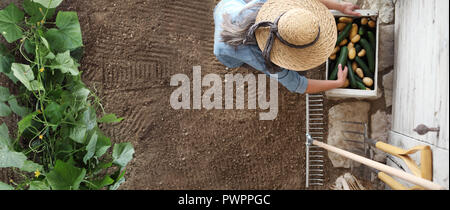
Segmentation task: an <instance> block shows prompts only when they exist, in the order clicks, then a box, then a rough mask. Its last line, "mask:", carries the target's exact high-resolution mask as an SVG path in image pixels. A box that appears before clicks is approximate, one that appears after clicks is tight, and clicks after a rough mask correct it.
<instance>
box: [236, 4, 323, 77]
mask: <svg viewBox="0 0 450 210" xmlns="http://www.w3.org/2000/svg"><path fill="white" fill-rule="evenodd" d="M285 13H286V12H284V13H282V14H281V15H280V16H278V17H277V19H275V21H274V22H270V21H264V22H259V23H255V24H254V25H253V26H252V27H250V29H249V30H248V33H247V37H246V38H245V40H244V44H252V43H251V42H254V41H255V31H256V29H258V28H260V27H270V33H269V37H268V38H267V42H266V46H265V47H264V50H263V52H262V55H263V57H264V61H265V64H266V66H267V67H269V69H270V71H271V73H273V72H272V71H273V69H274V68H275V67H276V65H275V64H273V63H272V62H271V61H270V52H271V51H272V46H273V43H274V40H275V37H277V38H278V39H279V40H280V41H281V43H283V44H284V45H286V46H288V47H292V48H297V49H303V48H307V47H310V46H312V45H314V44H315V43H316V42H317V41H318V40H319V37H320V26H319V32H318V33H317V36H316V39H315V40H314V41H312V42H311V43H308V44H304V45H295V44H291V43H289V42H288V41H286V40H285V39H283V37H281V35H280V33H279V32H278V22H279V21H280V19H281V17H282V16H283V15H284V14H285Z"/></svg>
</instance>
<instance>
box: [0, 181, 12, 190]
mask: <svg viewBox="0 0 450 210" xmlns="http://www.w3.org/2000/svg"><path fill="white" fill-rule="evenodd" d="M0 190H14V187H13V186H11V185H8V184H5V183H3V182H0Z"/></svg>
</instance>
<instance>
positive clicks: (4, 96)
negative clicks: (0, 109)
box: [0, 86, 11, 102]
mask: <svg viewBox="0 0 450 210" xmlns="http://www.w3.org/2000/svg"><path fill="white" fill-rule="evenodd" d="M10 96H11V94H10V93H9V89H8V88H5V87H2V86H0V102H6V101H8V99H9V97H10Z"/></svg>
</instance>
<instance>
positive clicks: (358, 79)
mask: <svg viewBox="0 0 450 210" xmlns="http://www.w3.org/2000/svg"><path fill="white" fill-rule="evenodd" d="M355 79H356V81H358V82H360V83H361V84H364V83H363V81H362V79H361V78H359V77H358V75H355Z"/></svg>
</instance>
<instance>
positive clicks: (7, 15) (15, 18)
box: [0, 4, 25, 43]
mask: <svg viewBox="0 0 450 210" xmlns="http://www.w3.org/2000/svg"><path fill="white" fill-rule="evenodd" d="M24 16H25V14H24V13H23V12H22V11H21V10H20V9H19V8H17V7H16V6H15V5H14V4H10V5H9V6H8V7H6V8H5V9H3V10H0V33H1V34H2V35H3V36H4V37H5V39H6V41H7V42H9V43H12V42H14V41H16V40H18V39H20V38H22V37H23V32H22V29H21V28H20V27H19V26H18V25H17V24H18V23H20V22H22V21H23V19H24Z"/></svg>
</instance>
